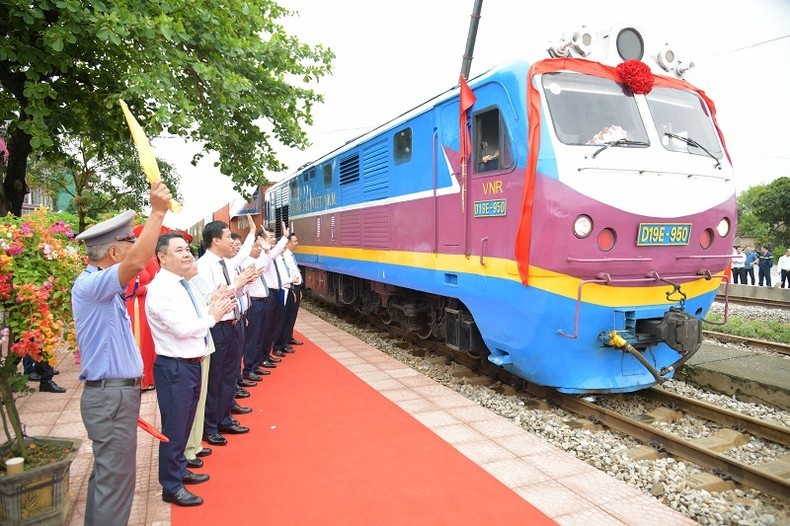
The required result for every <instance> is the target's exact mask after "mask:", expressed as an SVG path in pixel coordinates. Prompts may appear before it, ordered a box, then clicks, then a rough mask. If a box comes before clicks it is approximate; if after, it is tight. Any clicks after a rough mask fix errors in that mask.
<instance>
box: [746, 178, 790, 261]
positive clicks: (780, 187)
mask: <svg viewBox="0 0 790 526" xmlns="http://www.w3.org/2000/svg"><path fill="white" fill-rule="evenodd" d="M738 231H739V232H738V233H739V234H741V235H742V236H745V237H755V238H757V239H758V240H759V242H761V243H768V244H772V245H777V246H785V247H786V246H790V177H780V178H779V179H776V180H774V181H773V182H771V183H769V184H767V185H758V186H752V187H751V188H749V189H748V190H746V191H744V192H743V193H741V195H739V196H738Z"/></svg>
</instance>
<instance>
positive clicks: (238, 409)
mask: <svg viewBox="0 0 790 526" xmlns="http://www.w3.org/2000/svg"><path fill="white" fill-rule="evenodd" d="M230 412H231V413H232V414H234V415H246V414H247V413H252V408H251V407H242V406H240V405H239V404H236V405H234V406H233V407H231V408H230Z"/></svg>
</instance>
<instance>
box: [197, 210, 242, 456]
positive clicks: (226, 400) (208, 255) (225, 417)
mask: <svg viewBox="0 0 790 526" xmlns="http://www.w3.org/2000/svg"><path fill="white" fill-rule="evenodd" d="M232 243H233V240H232V239H231V237H230V229H229V228H228V225H227V223H225V222H224V221H212V222H210V223H208V224H207V225H206V226H205V227H204V228H203V244H204V245H205V247H206V252H205V253H204V254H203V255H202V256H201V257H200V259H198V261H197V268H198V275H197V276H195V277H194V278H192V282H193V284H194V285H195V287H197V289H198V290H199V291H200V293H201V295H202V296H203V297H204V298H210V297H211V295H212V294H213V293H214V291H215V290H216V289H218V288H219V287H221V286H223V285H224V286H226V287H227V288H228V289H229V290H231V291H232V292H233V294H234V297H235V299H236V301H235V302H234V308H233V310H232V311H231V312H229V313H227V314H225V316H223V317H222V319H221V320H220V321H219V322H218V323H217V324H216V325H214V326H213V327H212V328H211V336H212V338H213V339H214V354H213V355H212V356H211V363H210V365H209V373H208V391H207V393H206V411H205V421H204V429H203V433H204V439H205V440H206V442H208V443H209V444H211V445H213V446H224V445H226V444H227V443H228V441H227V439H226V438H225V437H224V436H222V434H221V432H225V433H231V434H240V433H247V432H248V431H249V428H248V427H245V426H240V425H237V424H236V423H235V422H234V419H233V415H232V414H231V408H232V407H233V402H234V399H235V397H236V382H237V380H238V376H239V368H240V367H241V356H242V354H243V352H244V323H245V320H244V319H243V318H242V315H241V304H240V303H239V301H238V300H239V298H241V297H242V296H243V295H244V286H245V285H246V284H247V283H249V282H250V281H251V280H252V278H253V276H254V274H255V270H254V268H248V269H245V271H244V272H243V273H241V274H238V275H237V274H236V271H235V265H234V264H233V263H234V262H233V261H230V260H229V259H228V258H231V257H233V249H232ZM246 243H247V241H246V240H245V244H246ZM250 246H251V243H250ZM241 251H242V252H243V251H244V246H242V249H241ZM240 253H241V252H240Z"/></svg>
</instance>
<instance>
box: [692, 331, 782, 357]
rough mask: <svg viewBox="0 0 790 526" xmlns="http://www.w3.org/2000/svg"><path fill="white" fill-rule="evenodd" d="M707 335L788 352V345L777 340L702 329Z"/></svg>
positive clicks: (731, 341) (779, 351)
mask: <svg viewBox="0 0 790 526" xmlns="http://www.w3.org/2000/svg"><path fill="white" fill-rule="evenodd" d="M702 334H704V335H705V336H707V337H710V338H716V339H717V340H720V341H723V342H729V343H745V344H747V345H754V346H756V347H762V348H764V349H767V350H769V351H774V352H778V353H782V354H790V345H787V344H786V343H779V342H769V341H766V340H757V339H755V338H747V337H746V336H736V335H734V334H727V333H724V332H717V331H707V330H704V331H702Z"/></svg>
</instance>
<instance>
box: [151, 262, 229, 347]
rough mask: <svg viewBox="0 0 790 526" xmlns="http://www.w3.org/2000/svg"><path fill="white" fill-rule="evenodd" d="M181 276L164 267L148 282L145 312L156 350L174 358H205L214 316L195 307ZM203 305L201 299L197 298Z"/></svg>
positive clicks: (197, 302) (198, 304)
mask: <svg viewBox="0 0 790 526" xmlns="http://www.w3.org/2000/svg"><path fill="white" fill-rule="evenodd" d="M181 279H182V278H181V276H179V275H177V274H173V273H172V272H170V271H168V270H165V269H161V270H160V271H159V272H157V274H156V276H155V277H154V279H153V280H151V283H149V284H148V296H147V297H146V300H145V313H146V315H147V316H148V325H149V327H150V328H151V336H152V337H153V339H154V348H155V350H156V354H159V355H162V356H169V357H171V358H202V357H203V356H204V355H205V354H206V336H207V334H208V330H209V329H210V328H211V327H213V326H214V323H215V320H214V317H213V316H209V315H208V313H207V312H204V311H203V310H202V309H201V312H200V314H201V315H198V312H197V311H196V310H195V305H193V303H192V300H191V299H190V297H189V293H188V292H187V289H186V288H184V286H183V285H182V284H181ZM195 304H196V305H197V306H198V309H200V301H198V299H197V298H195Z"/></svg>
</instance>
